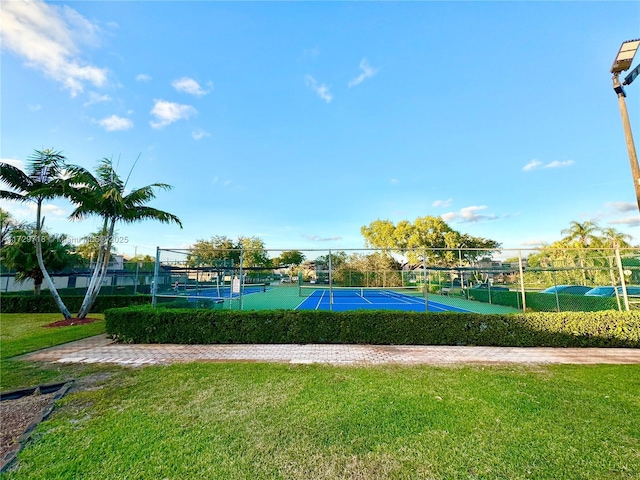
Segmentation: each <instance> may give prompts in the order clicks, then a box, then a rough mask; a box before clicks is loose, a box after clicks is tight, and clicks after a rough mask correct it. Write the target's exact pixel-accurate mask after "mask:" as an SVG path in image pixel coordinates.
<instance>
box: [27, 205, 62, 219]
mask: <svg viewBox="0 0 640 480" xmlns="http://www.w3.org/2000/svg"><path fill="white" fill-rule="evenodd" d="M37 208H38V207H37V206H36V205H33V204H30V205H29V210H31V211H32V212H33V213H36V210H37ZM46 213H50V214H51V215H55V216H56V217H62V216H64V215H66V214H67V211H66V210H64V209H63V208H61V207H59V206H58V205H54V204H53V203H49V204H46V205H42V214H43V215H44V214H46Z"/></svg>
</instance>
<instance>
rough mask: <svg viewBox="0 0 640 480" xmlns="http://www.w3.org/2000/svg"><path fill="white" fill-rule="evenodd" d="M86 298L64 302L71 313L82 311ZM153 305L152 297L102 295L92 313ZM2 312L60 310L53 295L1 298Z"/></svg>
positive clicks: (69, 298)
mask: <svg viewBox="0 0 640 480" xmlns="http://www.w3.org/2000/svg"><path fill="white" fill-rule="evenodd" d="M82 300H84V296H81V295H76V296H64V297H62V301H63V302H64V304H65V305H66V306H67V308H68V309H69V311H70V312H71V313H74V312H77V311H78V310H80V305H82ZM150 303H151V297H150V296H146V295H137V296H135V297H134V296H124V295H100V296H98V298H97V299H96V303H94V305H93V308H92V309H91V312H92V313H102V312H104V311H105V310H107V309H109V308H118V307H128V306H131V305H146V304H150ZM0 311H1V312H2V313H57V312H59V311H60V310H59V309H58V305H57V304H56V302H55V300H54V299H53V297H52V296H51V295H38V296H34V295H31V296H26V295H15V296H8V295H4V294H3V295H2V296H0Z"/></svg>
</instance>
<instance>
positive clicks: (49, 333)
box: [0, 313, 105, 390]
mask: <svg viewBox="0 0 640 480" xmlns="http://www.w3.org/2000/svg"><path fill="white" fill-rule="evenodd" d="M91 317H93V318H100V321H98V322H94V323H89V324H86V325H73V326H68V327H55V328H47V327H45V326H44V325H47V324H49V323H52V322H56V321H58V320H61V319H62V315H60V314H59V313H38V314H22V313H8V314H7V313H3V314H2V315H0V390H10V389H14V388H20V387H30V386H34V385H39V384H42V383H48V382H53V381H61V380H66V379H68V378H71V376H72V374H71V373H70V372H73V371H79V370H81V369H82V368H83V367H72V368H69V367H65V366H61V365H51V364H47V365H46V366H43V365H42V364H36V363H31V362H29V363H27V362H23V361H19V360H16V359H15V357H16V356H18V355H23V354H25V353H29V352H34V351H37V350H41V349H43V348H48V347H52V346H55V345H60V344H63V343H67V342H71V341H74V340H79V339H81V338H85V337H90V336H92V335H98V334H100V333H104V332H105V327H104V316H103V315H102V314H92V315H91Z"/></svg>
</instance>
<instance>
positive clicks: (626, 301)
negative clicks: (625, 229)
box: [614, 247, 629, 312]
mask: <svg viewBox="0 0 640 480" xmlns="http://www.w3.org/2000/svg"><path fill="white" fill-rule="evenodd" d="M616 263H617V264H618V271H619V272H620V285H622V298H623V299H624V308H625V310H626V311H627V312H628V311H629V297H628V296H627V285H626V283H625V281H624V269H623V268H622V260H621V259H620V249H618V247H616ZM614 288H617V287H616V286H615V285H614Z"/></svg>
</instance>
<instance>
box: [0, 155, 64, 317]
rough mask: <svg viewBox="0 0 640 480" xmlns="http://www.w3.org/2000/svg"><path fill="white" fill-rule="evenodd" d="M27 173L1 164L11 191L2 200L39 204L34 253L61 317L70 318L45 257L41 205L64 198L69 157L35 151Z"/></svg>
mask: <svg viewBox="0 0 640 480" xmlns="http://www.w3.org/2000/svg"><path fill="white" fill-rule="evenodd" d="M28 162H29V165H28V173H25V172H23V171H22V170H20V169H19V168H17V167H15V166H13V165H10V164H8V163H3V162H0V180H1V181H2V182H3V183H5V184H6V185H7V186H9V188H11V189H12V190H0V198H3V199H6V200H14V201H18V202H34V203H35V204H36V224H35V230H34V238H35V242H34V245H35V254H36V259H37V263H38V266H39V267H40V269H41V270H42V276H43V279H44V282H45V283H46V284H47V287H48V288H49V291H50V292H51V295H52V296H53V298H54V299H55V302H56V304H57V305H58V308H59V309H60V312H61V313H62V315H63V316H64V317H65V318H66V319H69V318H71V313H70V312H69V309H67V307H66V306H65V304H64V302H63V301H62V298H60V295H59V294H58V291H57V290H56V287H55V285H54V284H53V280H51V277H50V276H49V273H48V272H47V268H46V265H45V262H44V259H43V254H42V233H43V226H44V220H45V219H44V217H43V216H42V202H44V200H47V199H51V198H56V197H59V196H60V195H61V190H60V187H61V182H62V180H63V176H64V175H65V167H66V158H65V157H64V156H63V155H62V154H61V153H60V152H56V151H53V150H50V149H48V150H35V151H34V153H33V154H32V155H31V156H30V157H29V158H28Z"/></svg>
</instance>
